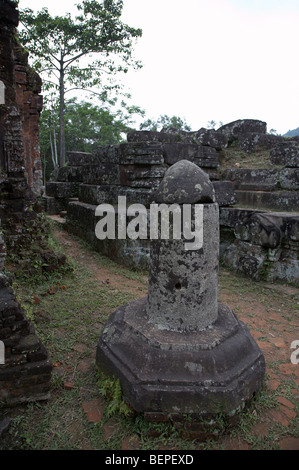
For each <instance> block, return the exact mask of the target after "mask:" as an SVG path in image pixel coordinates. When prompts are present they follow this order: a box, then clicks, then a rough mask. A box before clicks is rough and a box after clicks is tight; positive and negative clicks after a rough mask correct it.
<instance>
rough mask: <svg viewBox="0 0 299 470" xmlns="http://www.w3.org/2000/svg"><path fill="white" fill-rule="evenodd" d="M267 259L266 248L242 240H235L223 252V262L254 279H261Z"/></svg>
mask: <svg viewBox="0 0 299 470" xmlns="http://www.w3.org/2000/svg"><path fill="white" fill-rule="evenodd" d="M266 260H267V251H266V249H265V248H263V247H261V246H258V245H253V244H251V243H249V242H244V241H242V240H235V241H234V243H232V244H231V245H229V247H228V248H227V249H226V250H225V252H224V253H223V262H224V263H225V264H226V265H227V266H230V267H231V268H232V269H233V270H234V271H237V272H241V273H242V274H244V275H245V276H247V277H250V278H252V279H259V277H260V271H261V269H262V267H263V264H264V262H265V261H266Z"/></svg>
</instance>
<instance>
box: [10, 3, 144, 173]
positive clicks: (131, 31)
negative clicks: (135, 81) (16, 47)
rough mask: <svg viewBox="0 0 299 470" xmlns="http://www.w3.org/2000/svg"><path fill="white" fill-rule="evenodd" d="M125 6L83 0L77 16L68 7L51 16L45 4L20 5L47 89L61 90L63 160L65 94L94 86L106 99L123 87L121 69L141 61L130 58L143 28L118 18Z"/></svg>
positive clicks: (24, 36) (28, 44)
mask: <svg viewBox="0 0 299 470" xmlns="http://www.w3.org/2000/svg"><path fill="white" fill-rule="evenodd" d="M122 8H123V1H121V0H103V1H96V0H83V1H82V3H81V4H79V5H77V9H78V12H79V15H78V16H75V18H72V16H71V14H70V13H67V14H66V15H65V16H63V17H61V16H54V17H52V16H51V15H50V14H49V11H48V9H47V8H43V9H42V10H41V11H39V12H37V14H34V13H33V11H32V10H31V9H29V8H25V9H24V10H21V11H20V23H21V24H22V25H23V28H22V29H21V31H20V34H19V40H20V42H21V44H22V45H23V46H24V47H25V48H26V49H27V50H28V51H29V53H30V57H32V58H34V63H33V67H34V68H35V70H36V71H37V72H38V73H40V74H41V76H42V78H44V80H43V84H44V89H45V90H48V91H49V90H52V92H58V93H59V98H58V99H59V126H60V165H61V166H63V165H64V163H65V132H64V120H65V94H66V93H67V92H69V91H71V90H75V89H85V90H86V89H90V90H89V91H91V92H92V93H94V94H96V95H98V96H99V97H100V98H101V100H106V99H107V96H108V94H109V93H110V92H111V91H112V90H113V91H116V92H119V91H120V89H121V86H120V84H119V83H115V81H114V80H113V77H114V76H115V74H116V73H117V72H124V73H126V72H127V71H128V68H129V67H134V68H139V67H140V66H141V65H140V63H139V62H138V61H135V60H134V59H133V58H132V48H133V40H135V39H136V38H138V37H140V36H141V34H142V32H141V30H140V29H135V28H131V27H130V26H128V25H126V24H124V23H123V22H122V21H121V20H120V16H121V13H122ZM43 75H44V77H43ZM104 77H106V78H104ZM110 78H111V79H110ZM95 87H96V88H95Z"/></svg>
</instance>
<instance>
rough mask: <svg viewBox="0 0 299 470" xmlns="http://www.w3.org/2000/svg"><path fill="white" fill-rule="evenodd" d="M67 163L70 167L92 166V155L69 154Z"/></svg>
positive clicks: (81, 153) (84, 153)
mask: <svg viewBox="0 0 299 470" xmlns="http://www.w3.org/2000/svg"><path fill="white" fill-rule="evenodd" d="M66 156H67V161H68V164H69V165H70V166H81V165H90V163H91V157H92V154H91V153H88V152H67V154H66Z"/></svg>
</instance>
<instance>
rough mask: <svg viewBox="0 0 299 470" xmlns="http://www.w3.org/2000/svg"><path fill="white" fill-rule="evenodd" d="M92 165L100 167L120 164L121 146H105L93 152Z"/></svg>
mask: <svg viewBox="0 0 299 470" xmlns="http://www.w3.org/2000/svg"><path fill="white" fill-rule="evenodd" d="M91 163H92V164H93V165H98V164H101V163H115V164H117V163H119V146H118V145H103V146H101V147H98V148H97V149H95V150H94V151H93V152H92V157H91Z"/></svg>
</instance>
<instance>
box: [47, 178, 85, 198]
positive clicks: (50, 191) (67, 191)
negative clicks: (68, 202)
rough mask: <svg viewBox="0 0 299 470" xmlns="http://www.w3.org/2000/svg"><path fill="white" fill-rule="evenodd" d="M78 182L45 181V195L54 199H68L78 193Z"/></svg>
mask: <svg viewBox="0 0 299 470" xmlns="http://www.w3.org/2000/svg"><path fill="white" fill-rule="evenodd" d="M78 187H79V184H78V183H74V182H58V181H55V182H54V181H49V182H47V183H46V195H47V196H50V197H55V198H56V199H69V198H71V197H75V196H77V195H78Z"/></svg>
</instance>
